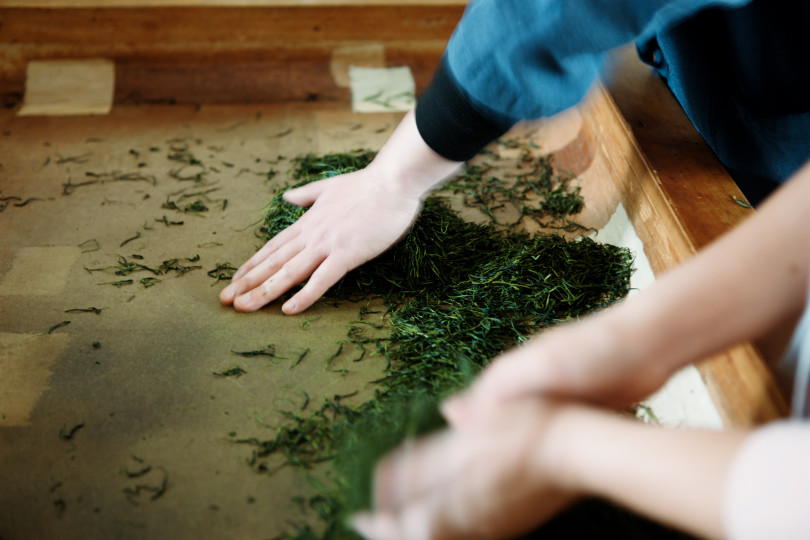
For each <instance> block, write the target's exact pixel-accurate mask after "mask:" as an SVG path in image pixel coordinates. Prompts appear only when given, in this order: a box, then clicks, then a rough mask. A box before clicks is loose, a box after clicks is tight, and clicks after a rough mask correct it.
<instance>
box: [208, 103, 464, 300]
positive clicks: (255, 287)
mask: <svg viewBox="0 0 810 540" xmlns="http://www.w3.org/2000/svg"><path fill="white" fill-rule="evenodd" d="M459 165H460V164H459V163H457V162H453V161H450V160H447V159H445V158H443V157H441V156H440V155H438V154H436V153H435V152H434V151H433V150H431V149H430V148H429V147H428V146H427V144H425V142H424V141H423V140H422V138H421V136H420V135H419V132H418V130H417V128H416V120H415V118H414V114H413V113H412V112H411V113H408V114H407V115H406V116H405V118H404V119H403V120H402V122H401V123H400V125H399V126H398V127H397V129H396V131H395V132H394V133H393V134H392V135H391V138H390V139H389V140H388V142H387V143H386V144H385V146H384V147H383V148H382V149H381V150H380V152H379V153H378V154H377V157H376V158H375V159H374V161H372V162H371V164H369V166H368V167H366V168H365V169H363V170H360V171H355V172H352V173H349V174H345V175H341V176H336V177H334V178H329V179H325V180H319V181H317V182H312V183H310V184H307V185H304V186H301V187H299V188H296V189H291V190H289V191H287V192H286V193H285V194H284V200H285V201H287V202H289V203H291V204H295V205H298V206H303V207H309V209H308V210H307V211H306V212H305V213H304V215H303V216H301V218H300V219H299V220H298V221H296V222H295V223H294V224H293V225H291V226H289V227H287V228H286V229H285V230H283V231H282V232H280V233H279V234H278V235H276V236H275V237H273V238H271V239H270V240H269V241H268V242H267V243H266V244H265V245H264V247H262V248H261V249H260V250H259V251H258V252H256V254H255V255H253V257H251V258H250V259H249V260H248V261H247V262H245V263H244V264H243V265H242V266H241V267H240V268H239V270H237V272H236V273H235V274H234V276H233V279H232V281H231V284H230V285H228V286H227V287H225V288H224V289H223V290H222V292H221V293H220V295H219V298H220V301H221V302H222V303H223V304H225V305H233V307H234V308H235V309H237V310H238V311H255V310H257V309H259V308H261V307H262V306H265V305H267V304H269V303H270V302H272V301H273V300H275V299H277V298H278V297H280V296H281V295H282V294H284V293H285V292H286V291H288V290H289V289H290V288H292V287H294V286H295V285H298V284H299V283H303V282H304V281H306V282H307V283H306V285H304V287H303V288H301V290H300V291H298V292H297V293H295V295H293V296H292V298H290V299H289V300H287V301H286V302H285V303H284V305H283V306H282V311H283V312H284V313H286V314H288V315H292V314H295V313H300V312H302V311H304V310H305V309H307V308H308V307H309V306H311V305H312V304H313V303H314V302H315V301H316V300H317V299H318V298H320V297H321V296H322V295H323V294H324V293H325V292H326V291H327V290H328V289H329V288H330V287H331V286H332V285H334V284H335V283H337V282H338V281H339V280H340V279H341V278H342V277H343V276H344V275H345V274H346V273H347V272H349V271H350V270H353V269H354V268H356V267H358V266H360V265H361V264H363V263H365V262H366V261H369V260H371V259H373V258H374V257H376V256H377V255H379V254H381V253H382V252H383V251H385V250H386V249H388V248H389V247H391V245H393V244H394V243H395V242H396V241H397V240H399V239H400V238H401V237H402V236H403V235H404V234H405V233H406V232H407V231H408V228H409V227H410V226H411V224H412V223H413V221H414V219H415V218H416V216H417V215H418V214H419V211H420V209H421V205H422V200H423V198H424V196H425V194H426V193H427V192H428V190H430V188H432V187H433V186H435V185H436V184H438V183H439V182H441V181H442V180H444V179H445V178H446V177H447V176H449V175H450V174H451V173H452V172H454V171H455V170H456V169H457V168H458V166H459Z"/></svg>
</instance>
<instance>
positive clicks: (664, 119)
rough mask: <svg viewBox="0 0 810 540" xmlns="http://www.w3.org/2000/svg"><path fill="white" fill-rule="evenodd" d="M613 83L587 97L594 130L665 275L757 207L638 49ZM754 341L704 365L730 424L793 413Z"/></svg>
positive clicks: (620, 56)
mask: <svg viewBox="0 0 810 540" xmlns="http://www.w3.org/2000/svg"><path fill="white" fill-rule="evenodd" d="M612 61H613V71H612V74H611V76H610V77H609V78H608V81H607V84H608V88H609V91H610V99H605V98H603V97H601V96H600V95H599V94H600V92H599V90H597V92H596V96H597V97H595V98H592V99H590V100H589V101H588V102H587V104H586V107H587V110H588V113H587V114H585V115H584V116H585V117H586V118H589V121H590V122H591V123H592V126H593V129H594V130H595V131H596V132H598V133H599V134H600V137H599V141H600V142H601V143H602V144H603V145H604V152H605V153H606V155H608V156H610V159H609V161H611V163H612V164H613V178H614V180H615V181H616V182H617V187H618V189H619V190H620V191H621V194H622V202H623V204H624V206H625V208H626V209H627V212H628V215H629V216H630V219H631V220H632V221H633V224H634V228H635V230H636V231H637V233H638V235H639V237H640V238H641V240H642V242H643V244H644V246H645V251H646V252H647V256H648V258H649V259H650V264H651V266H652V268H653V271H654V272H655V273H656V274H660V273H662V272H665V271H666V270H668V269H670V268H673V267H675V266H677V265H678V264H680V263H682V262H684V261H685V260H687V259H688V258H689V257H691V256H693V255H694V254H695V253H697V252H698V251H700V250H701V249H702V248H704V247H705V246H707V245H708V244H709V243H711V242H712V241H713V240H715V239H716V238H718V237H720V236H721V235H723V234H724V233H725V232H727V231H728V230H729V229H730V228H732V227H733V226H734V225H735V224H737V223H739V222H740V221H742V220H743V219H745V218H746V217H747V216H748V215H750V213H751V212H753V211H754V210H752V209H748V208H744V207H742V206H741V205H739V204H738V203H737V202H735V201H734V197H736V198H738V199H740V200H745V197H744V196H743V194H742V193H741V192H740V190H739V189H738V188H737V186H736V184H735V183H734V181H733V180H732V179H731V178H730V177H729V176H728V174H727V173H726V171H725V169H724V168H723V167H722V165H721V164H720V163H719V161H718V160H717V158H716V157H715V156H714V154H713V153H712V151H711V149H710V148H709V147H708V146H707V145H706V143H705V142H704V141H703V140H702V139H701V138H700V135H699V134H698V133H697V132H696V131H695V129H694V127H692V125H691V123H690V122H689V120H688V118H687V117H686V116H685V114H684V113H683V111H682V109H681V108H680V106H679V105H678V103H677V102H676V100H675V99H674V97H673V96H672V94H671V93H670V92H669V90H668V89H667V87H666V85H665V84H664V83H663V82H662V81H661V80H660V79H659V78H658V77H657V76H656V75H654V74H653V73H652V72H651V71H650V69H649V68H647V67H646V66H645V65H643V64H642V63H641V62H640V61H639V60H638V59H637V57H635V55H634V52H633V50H632V49H631V48H627V49H624V50H622V51H618V52H617V54H616V56H615V57H614V58H613V60H612ZM769 361H772V359H770V358H767V359H766V358H764V357H763V356H762V354H761V352H760V351H759V350H758V348H757V347H755V346H754V345H751V344H745V345H741V346H739V347H735V348H732V349H730V350H728V351H726V352H724V353H722V354H719V355H716V356H714V357H712V358H709V359H706V360H705V361H703V362H701V363H699V364H698V370H699V371H700V373H701V375H702V377H703V379H704V381H705V383H706V385H707V387H708V390H709V393H710V395H711V396H712V398H713V400H714V401H715V405H716V406H717V408H718V411H719V412H720V415H721V416H722V417H723V419H724V421H725V422H726V424H727V425H744V426H752V425H758V424H761V423H763V422H766V421H769V420H773V419H775V418H779V417H782V416H785V415H786V414H787V413H788V412H789V407H788V405H787V401H786V399H785V397H784V395H783V394H782V392H781V390H780V389H779V386H778V384H777V382H776V379H775V377H774V375H773V373H772V372H771V370H770V368H769V367H768V363H769Z"/></svg>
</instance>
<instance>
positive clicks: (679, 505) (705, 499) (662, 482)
mask: <svg viewBox="0 0 810 540" xmlns="http://www.w3.org/2000/svg"><path fill="white" fill-rule="evenodd" d="M746 437H747V433H746V432H743V431H722V432H721V431H698V430H686V429H683V430H680V429H679V430H674V429H665V428H658V427H652V426H649V425H645V424H640V423H638V422H637V421H634V420H629V419H626V418H621V417H618V416H616V415H613V414H611V413H607V412H604V411H600V410H597V409H591V408H586V407H580V406H573V405H572V406H566V407H564V408H563V410H562V412H560V413H559V414H558V415H557V418H556V419H555V422H554V425H553V426H552V428H551V430H550V431H549V433H548V434H547V440H548V441H551V442H549V445H550V449H547V451H548V452H549V453H548V454H547V457H548V458H549V459H550V463H552V464H553V465H552V467H553V470H554V471H555V472H554V473H553V474H557V475H559V477H560V480H561V481H562V484H563V486H564V487H566V488H568V489H571V490H572V491H575V492H579V493H583V494H586V495H591V496H597V497H600V498H604V499H607V500H610V501H613V502H615V503H617V504H619V505H621V506H624V507H626V508H629V509H630V510H632V511H635V512H637V513H639V514H641V515H644V516H647V517H649V518H651V519H653V520H656V521H659V522H662V523H665V524H668V525H670V526H674V527H677V528H679V529H683V530H686V531H688V532H690V533H693V534H697V535H698V536H701V537H721V536H722V533H723V505H724V497H725V486H726V479H727V475H728V472H729V469H730V464H731V463H732V458H733V457H734V455H735V453H736V452H737V449H738V448H739V447H740V445H741V444H742V443H743V441H744V440H745V438H746Z"/></svg>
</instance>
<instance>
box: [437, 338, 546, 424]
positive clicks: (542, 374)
mask: <svg viewBox="0 0 810 540" xmlns="http://www.w3.org/2000/svg"><path fill="white" fill-rule="evenodd" d="M532 353H533V347H532V346H531V344H527V345H524V346H522V347H519V348H517V349H515V350H513V351H512V352H510V353H507V354H505V355H503V356H501V357H500V358H498V359H496V360H495V361H494V362H493V363H492V365H491V366H490V367H489V368H488V369H486V370H485V371H484V372H483V373H482V374H481V376H480V377H478V379H477V380H476V381H475V382H474V383H473V384H472V386H470V388H468V389H467V390H465V391H462V392H459V393H457V394H455V395H453V396H451V397H449V398H448V399H446V400H445V401H444V403H442V405H441V412H442V415H443V416H444V418H445V420H447V422H448V423H449V424H450V425H452V426H454V427H458V428H461V427H473V426H475V425H482V426H485V425H487V424H488V423H489V421H490V420H491V419H492V418H494V417H497V416H498V415H499V414H500V413H499V410H498V407H499V405H502V404H504V403H505V402H507V401H510V400H513V399H515V398H517V397H520V396H524V395H526V394H530V393H536V392H541V391H543V389H544V388H545V382H546V381H547V380H548V379H549V375H548V373H547V372H548V370H549V369H552V363H551V362H549V361H545V360H544V359H543V358H538V357H537V355H535V354H532Z"/></svg>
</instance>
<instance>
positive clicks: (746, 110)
mask: <svg viewBox="0 0 810 540" xmlns="http://www.w3.org/2000/svg"><path fill="white" fill-rule="evenodd" d="M808 22H810V1H808V0H754V1H753V2H750V1H749V0H669V1H667V0H577V1H576V2H566V1H560V0H534V1H527V0H474V1H473V2H471V3H470V4H469V5H468V8H467V11H466V12H465V15H464V18H463V19H462V22H461V24H460V25H459V26H458V28H457V29H456V31H455V32H454V34H453V37H452V38H451V40H450V42H449V43H448V47H447V51H446V53H445V58H444V60H443V62H442V64H441V66H440V68H439V69H438V71H437V73H436V76H435V78H434V81H433V82H432V83H431V85H430V86H429V87H428V89H427V90H426V91H425V92H424V94H423V95H422V96H421V97H420V100H419V102H418V104H417V109H416V114H417V125H418V126H419V130H420V133H422V135H423V137H425V139H426V141H427V142H428V144H429V145H430V146H431V148H433V149H434V150H436V151H437V152H438V153H439V154H441V155H443V156H445V157H448V158H450V159H454V160H461V159H468V158H469V157H471V156H472V155H474V154H475V153H476V152H477V151H478V150H480V148H482V147H483V146H485V145H486V144H487V143H488V142H490V141H491V140H493V139H495V138H497V137H498V136H500V134H502V133H503V132H505V131H506V129H508V127H509V126H510V125H512V124H513V123H515V122H517V121H519V120H523V119H535V118H540V117H544V116H550V115H552V114H555V113H557V112H560V111H562V110H564V109H566V108H568V107H570V106H572V105H574V104H576V103H578V102H579V101H580V100H581V99H582V97H583V96H584V95H585V93H586V92H587V90H588V89H589V88H590V86H591V84H592V83H593V80H594V79H595V77H596V76H597V75H598V73H599V70H600V66H601V64H602V60H603V58H604V55H605V53H606V52H607V51H608V50H609V49H611V48H613V47H616V46H619V45H622V44H625V43H629V42H632V41H636V42H637V44H638V46H639V52H640V54H641V55H642V57H643V58H644V59H645V60H646V61H648V62H650V63H651V64H653V65H655V66H656V69H658V70H659V72H660V73H661V75H662V76H663V77H664V78H665V79H666V80H667V83H668V84H669V86H670V88H671V89H672V91H673V93H674V94H675V96H676V97H677V99H678V100H679V101H680V103H681V105H682V106H683V108H684V110H685V111H686V113H687V115H688V116H689V118H690V119H691V120H692V122H693V123H694V124H695V126H696V128H697V129H698V131H699V132H700V133H701V135H702V136H703V137H704V138H705V139H706V141H707V142H708V144H709V145H710V146H711V147H712V149H713V150H714V151H715V153H716V154H717V156H718V157H719V159H720V161H721V162H722V163H723V164H724V165H725V166H726V167H727V168H728V170H729V172H730V173H731V175H732V176H733V177H734V179H735V180H736V181H737V183H738V184H740V186H741V187H742V188H743V190H744V192H745V193H746V195H747V196H748V197H749V198H750V199H752V200H754V201H758V200H760V199H761V198H762V197H763V196H765V195H766V194H768V193H769V192H770V191H771V190H772V189H773V187H774V186H776V185H778V182H782V181H784V180H785V179H786V178H787V177H788V176H789V175H790V174H791V173H792V172H794V171H795V170H796V169H797V168H798V166H799V165H801V163H803V162H804V161H805V160H807V159H808V158H810V147H809V146H808V145H810V137H808V133H809V132H810V131H809V130H810V118H808V115H810V113H809V112H808V111H810V107H808V102H809V101H810V85H808V77H810V69H808V68H810V66H808V63H809V61H808V60H807V56H808V55H807V51H808V50H810V46H808V45H806V43H805V42H806V40H805V35H804V32H806V30H805V29H806V28H807V27H808Z"/></svg>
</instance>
